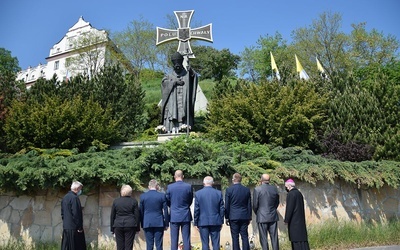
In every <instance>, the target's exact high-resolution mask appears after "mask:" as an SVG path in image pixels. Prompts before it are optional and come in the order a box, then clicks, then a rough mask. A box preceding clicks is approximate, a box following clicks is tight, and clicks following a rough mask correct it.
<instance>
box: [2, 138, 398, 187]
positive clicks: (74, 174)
mask: <svg viewBox="0 0 400 250" xmlns="http://www.w3.org/2000/svg"><path fill="white" fill-rule="evenodd" d="M98 145H99V142H97V144H96V143H94V146H93V147H99V146H98ZM177 169H182V170H183V171H184V174H185V177H186V178H196V179H202V178H204V176H206V175H211V176H213V177H214V179H215V180H216V181H219V182H220V183H221V184H222V186H223V188H225V187H226V186H228V185H229V180H230V179H231V177H232V175H233V174H234V173H235V172H239V173H241V174H242V176H243V183H244V184H245V185H249V186H252V185H256V184H257V183H258V182H259V178H260V176H261V174H263V173H269V174H270V175H271V181H272V182H273V183H276V184H278V185H280V184H283V180H284V179H286V178H297V179H299V180H302V181H305V182H308V183H311V184H316V183H317V182H318V181H321V180H327V181H329V182H331V183H333V182H335V180H337V179H342V180H345V181H347V182H349V183H353V184H354V185H355V186H357V187H358V188H362V187H376V188H380V187H382V186H383V185H389V186H391V187H394V188H397V187H398V186H399V183H400V163H399V162H393V161H379V162H375V161H364V162H360V163H353V162H340V161H337V160H331V159H326V158H323V157H321V156H319V155H314V154H313V153H312V151H310V150H304V149H303V148H301V147H290V148H282V147H276V148H273V149H270V148H269V147H268V146H266V145H262V144H257V143H248V144H240V143H227V142H212V141H209V140H207V139H202V138H199V137H186V136H181V137H177V138H175V139H173V140H171V141H168V142H165V143H162V144H159V145H157V146H155V147H146V145H145V144H143V146H137V147H134V148H125V149H120V150H107V151H101V152H98V150H97V148H94V150H89V151H88V152H86V153H78V152H76V150H58V149H46V150H43V149H38V148H27V149H26V150H23V151H21V152H19V153H18V154H15V155H2V158H1V159H0V189H1V190H3V191H15V192H17V193H19V194H24V193H35V192H37V191H38V190H40V189H49V188H50V189H61V188H65V187H66V186H68V185H69V184H70V183H71V182H72V181H73V180H80V181H82V183H84V185H85V187H87V190H90V189H91V188H94V187H98V186H99V185H111V186H121V185H122V184H130V185H132V187H133V188H134V189H135V190H142V189H143V188H144V187H146V186H147V183H148V181H149V180H150V179H153V178H154V179H157V180H159V181H160V182H161V184H162V185H163V186H165V185H167V184H168V183H170V182H172V181H173V174H174V172H175V170H177Z"/></svg>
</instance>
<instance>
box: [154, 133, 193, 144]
mask: <svg viewBox="0 0 400 250" xmlns="http://www.w3.org/2000/svg"><path fill="white" fill-rule="evenodd" d="M181 135H186V133H175V134H158V138H157V141H158V142H165V141H168V140H172V139H174V138H175V137H179V136H181Z"/></svg>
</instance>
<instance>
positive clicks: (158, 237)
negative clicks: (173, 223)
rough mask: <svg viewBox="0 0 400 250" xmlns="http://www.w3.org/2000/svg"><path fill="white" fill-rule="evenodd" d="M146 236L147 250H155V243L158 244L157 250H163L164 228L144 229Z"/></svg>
mask: <svg viewBox="0 0 400 250" xmlns="http://www.w3.org/2000/svg"><path fill="white" fill-rule="evenodd" d="M143 230H144V236H145V237H146V249H147V250H153V247H154V242H155V243H156V249H157V250H162V249H163V236H164V228H163V227H148V228H144V229H143Z"/></svg>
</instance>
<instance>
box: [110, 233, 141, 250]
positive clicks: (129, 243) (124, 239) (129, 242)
mask: <svg viewBox="0 0 400 250" xmlns="http://www.w3.org/2000/svg"><path fill="white" fill-rule="evenodd" d="M114 234H115V241H116V242H117V250H132V249H133V240H134V239H135V234H136V228H134V227H116V228H115V229H114Z"/></svg>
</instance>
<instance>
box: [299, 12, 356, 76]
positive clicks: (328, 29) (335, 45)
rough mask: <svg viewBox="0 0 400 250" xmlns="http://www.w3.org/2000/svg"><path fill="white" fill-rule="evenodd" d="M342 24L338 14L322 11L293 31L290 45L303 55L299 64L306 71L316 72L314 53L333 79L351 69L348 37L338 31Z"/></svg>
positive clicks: (345, 74)
mask: <svg viewBox="0 0 400 250" xmlns="http://www.w3.org/2000/svg"><path fill="white" fill-rule="evenodd" d="M341 25H342V16H341V15H340V14H338V13H331V12H324V13H322V14H321V15H320V16H319V19H316V20H314V21H313V22H312V24H311V25H310V26H309V27H305V28H299V29H297V30H294V31H293V32H292V38H293V46H294V47H295V48H296V54H297V56H299V57H300V58H304V59H305V60H303V61H302V66H303V67H304V68H305V69H306V71H307V72H313V73H316V72H317V68H316V60H315V58H316V57H317V58H318V60H319V61H320V62H321V64H322V66H323V67H324V69H325V71H326V73H327V75H328V77H329V79H331V81H333V82H336V81H337V80H338V78H343V77H346V76H347V75H348V74H349V73H350V72H352V71H353V70H354V66H355V65H354V64H352V61H351V57H350V54H349V50H350V48H351V47H350V41H349V40H350V39H349V36H348V35H346V34H345V33H344V32H342V31H341ZM314 75H318V74H314Z"/></svg>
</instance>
